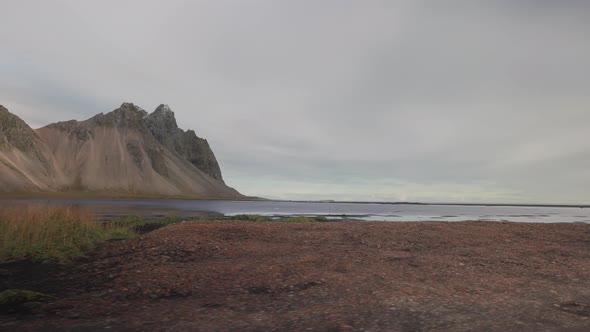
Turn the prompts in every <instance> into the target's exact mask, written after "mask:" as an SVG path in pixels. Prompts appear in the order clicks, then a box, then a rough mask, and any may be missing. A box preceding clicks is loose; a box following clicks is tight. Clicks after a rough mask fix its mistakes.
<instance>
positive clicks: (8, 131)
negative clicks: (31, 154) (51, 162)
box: [0, 105, 39, 152]
mask: <svg viewBox="0 0 590 332" xmlns="http://www.w3.org/2000/svg"><path fill="white" fill-rule="evenodd" d="M38 141H39V137H38V136H37V134H36V133H35V131H34V130H33V129H31V127H29V125H27V124H26V123H25V122H24V121H23V120H22V119H21V118H19V117H18V116H16V115H14V114H12V113H10V112H9V111H8V110H7V109H6V108H5V107H4V106H2V105H0V147H1V146H4V147H6V146H8V145H11V146H13V147H15V148H17V149H19V150H21V151H23V152H28V151H31V150H33V149H35V148H36V145H37V143H38Z"/></svg>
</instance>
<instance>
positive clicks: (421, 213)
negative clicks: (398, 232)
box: [0, 199, 590, 223]
mask: <svg viewBox="0 0 590 332" xmlns="http://www.w3.org/2000/svg"><path fill="white" fill-rule="evenodd" d="M15 204H59V205H61V204H73V205H77V206H79V207H80V208H81V209H84V210H86V211H88V212H89V213H92V214H94V215H96V216H97V217H98V218H100V219H110V218H113V217H116V216H122V215H140V216H145V217H159V216H167V215H176V216H181V217H186V216H211V217H215V216H222V215H236V214H260V215H266V216H274V217H281V216H289V215H307V216H325V217H328V218H330V219H344V220H351V219H358V220H367V221H462V220H495V221H519V222H543V223H590V210H589V209H585V208H576V207H539V206H472V205H469V206H466V205H416V204H378V203H334V202H327V203H314V202H275V201H221V200H176V199H51V200H47V199H18V200H0V206H3V205H4V206H6V205H15Z"/></svg>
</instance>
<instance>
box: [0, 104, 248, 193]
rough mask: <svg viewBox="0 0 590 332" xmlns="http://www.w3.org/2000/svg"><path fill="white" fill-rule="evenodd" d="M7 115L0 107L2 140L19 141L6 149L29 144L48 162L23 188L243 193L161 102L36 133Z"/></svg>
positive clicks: (204, 144) (123, 107)
mask: <svg viewBox="0 0 590 332" xmlns="http://www.w3.org/2000/svg"><path fill="white" fill-rule="evenodd" d="M6 114H9V115H10V116H11V118H10V119H12V117H16V116H14V115H12V114H10V113H9V112H8V111H7V110H6V109H4V108H2V109H0V119H1V120H3V121H2V123H3V124H4V125H2V126H0V145H1V144H3V143H2V142H9V138H10V142H13V141H15V140H16V141H17V142H18V144H15V143H11V144H8V143H4V144H3V146H4V148H3V149H4V150H7V149H8V150H14V151H24V150H26V148H27V147H29V146H39V147H40V148H39V149H38V150H39V151H41V152H40V155H42V156H44V157H45V160H46V161H45V162H41V163H42V164H44V165H43V166H41V167H39V168H40V169H41V170H43V171H44V172H41V173H44V174H45V175H46V176H47V177H51V178H43V176H42V175H40V176H36V177H35V179H34V181H30V182H33V183H37V184H36V185H35V184H33V185H30V184H29V185H27V186H26V188H23V191H31V188H32V187H34V190H38V191H90V192H113V193H128V194H136V195H144V194H145V195H164V196H199V197H220V198H238V197H241V195H240V194H239V193H238V192H237V191H235V190H234V189H232V188H229V187H227V186H226V185H225V183H224V182H223V179H222V176H221V170H220V168H219V164H218V163H217V160H216V159H215V155H214V154H213V151H212V150H211V148H210V147H209V144H208V143H207V141H206V140H204V139H201V138H199V137H197V136H196V134H195V132H194V131H192V130H189V131H186V132H185V131H183V130H182V129H180V128H179V127H178V125H177V123H176V119H175V117H174V113H173V112H172V111H171V110H170V108H169V107H168V106H166V105H160V106H159V107H158V108H157V109H156V110H155V111H154V112H153V113H152V114H148V113H147V112H146V111H145V110H143V109H142V108H140V107H137V106H136V105H134V104H132V103H123V104H122V105H121V107H119V108H118V109H116V110H114V111H112V112H109V113H107V114H103V113H101V114H98V115H96V116H94V117H92V118H90V119H88V120H85V121H74V120H72V121H65V122H58V123H54V124H50V125H48V126H46V127H43V128H41V129H39V130H37V132H35V131H33V130H32V129H31V128H30V127H28V126H27V125H26V123H24V121H22V120H20V119H18V117H16V118H17V119H18V120H20V122H19V121H16V120H11V121H12V122H16V123H17V124H18V125H17V126H15V125H12V126H11V127H10V128H13V127H14V128H18V130H16V129H11V131H10V132H8V131H7V129H6V128H5V127H6V124H8V123H12V122H10V121H4V117H7V118H8V115H6ZM15 130H16V131H15ZM7 132H8V133H9V135H6V133H7ZM17 145H18V146H17ZM11 159H14V158H12V157H10V156H6V155H5V154H3V155H0V162H4V164H7V161H8V162H9V161H10V160H11ZM17 159H18V158H17ZM31 163H32V164H35V162H34V161H33V162H31ZM5 168H6V167H5ZM17 168H18V167H17ZM0 172H2V169H0ZM4 173H6V171H4ZM0 174H2V173H0ZM0 184H2V183H1V182H0ZM2 191H3V192H6V191H14V185H12V186H11V188H9V189H8V190H7V189H5V188H0V192H2Z"/></svg>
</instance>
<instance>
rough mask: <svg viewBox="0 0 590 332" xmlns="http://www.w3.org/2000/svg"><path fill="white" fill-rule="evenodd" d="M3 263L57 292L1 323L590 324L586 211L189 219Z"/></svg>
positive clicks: (277, 327) (18, 278)
mask: <svg viewBox="0 0 590 332" xmlns="http://www.w3.org/2000/svg"><path fill="white" fill-rule="evenodd" d="M0 274H2V276H3V284H2V287H3V288H20V287H28V289H32V290H37V291H42V292H48V293H50V294H51V295H54V296H56V297H57V300H55V301H53V302H52V303H47V304H45V305H44V306H43V307H42V308H41V309H36V311H34V312H33V314H10V315H3V316H0V330H33V331H50V330H55V331H58V330H59V331H65V330H73V331H85V330H103V329H111V330H137V331H146V330H171V331H188V330H190V331H306V330H309V331H312V330H313V331H588V330H590V319H589V317H590V225H573V224H567V225H557V224H524V223H497V222H460V223H447V222H440V223H439V222H422V223H386V222H333V223H279V222H277V223H273V222H230V221H219V222H215V221H210V222H187V223H181V224H176V225H171V226H167V227H164V228H162V229H159V230H157V231H154V232H151V233H148V234H145V235H143V236H141V237H138V238H135V239H132V240H125V241H117V242H111V243H108V244H106V245H104V246H102V247H101V248H98V249H97V250H96V251H95V252H94V253H92V255H91V256H89V257H88V258H87V259H86V260H85V261H81V262H78V263H77V264H75V265H74V266H70V267H61V268H58V267H53V268H44V270H43V268H41V270H39V267H34V266H28V265H27V264H25V263H13V264H12V265H10V264H8V265H7V264H5V265H4V266H0Z"/></svg>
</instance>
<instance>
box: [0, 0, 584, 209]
mask: <svg viewBox="0 0 590 332" xmlns="http://www.w3.org/2000/svg"><path fill="white" fill-rule="evenodd" d="M0 4H1V6H0V8H1V12H2V19H1V20H0V77H1V79H0V104H3V105H5V106H6V107H8V108H9V110H11V111H12V112H13V113H15V114H17V115H19V116H21V117H22V118H23V119H25V120H26V121H27V122H28V123H30V124H31V125H32V126H34V127H40V126H43V125H45V124H48V123H50V122H54V121H57V120H67V119H79V120H81V119H86V118H88V117H90V116H92V115H94V114H96V113H100V112H108V111H111V110H113V109H115V108H117V107H118V106H119V105H120V104H121V103H122V102H123V101H131V102H134V103H135V104H137V105H139V106H141V107H143V108H145V109H146V110H153V109H155V108H156V107H157V106H158V105H159V104H161V103H166V104H169V105H170V107H171V108H172V109H173V111H175V113H176V116H177V120H178V122H179V124H180V126H181V127H183V128H185V129H188V128H191V129H195V130H196V131H197V134H198V135H199V136H201V137H205V138H207V139H208V140H209V142H210V144H211V146H212V148H213V150H214V152H215V153H216V155H217V158H218V160H219V162H220V164H221V167H222V171H223V174H224V178H225V180H226V182H227V183H228V184H230V185H231V186H234V187H235V188H237V189H238V190H240V191H241V192H242V193H245V194H249V195H258V196H264V197H271V198H286V199H337V200H370V201H398V200H408V201H429V202H432V201H438V202H440V201H444V202H456V201H459V202H482V201H487V202H515V203H521V202H536V203H543V202H551V203H590V42H589V36H590V2H588V1H584V0H579V1H576V0H571V1H567V0H566V1H563V0H562V1H558V0H555V1H550V0H520V1H515V0H497V1H494V0H489V1H473V0H465V1H453V0H449V1H440V0H431V1H420V0H408V1H403V0H400V1H395V0H384V1H370V0H363V1H356V0H350V1H347V0H289V1H282V0H266V1H263V0H234V1H226V0H210V1H189V0H187V1H170V0H167V1H146V0H137V1H125V0H123V1H121V0H117V1H114V0H103V1H92V2H91V1H77V0H72V1H60V0H54V1H42V0H0Z"/></svg>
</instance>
